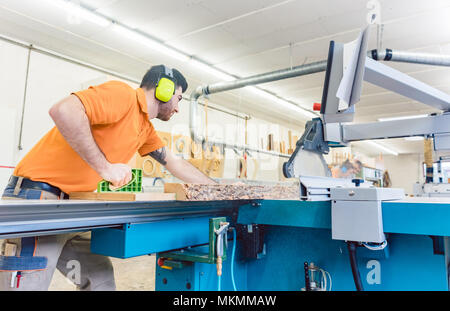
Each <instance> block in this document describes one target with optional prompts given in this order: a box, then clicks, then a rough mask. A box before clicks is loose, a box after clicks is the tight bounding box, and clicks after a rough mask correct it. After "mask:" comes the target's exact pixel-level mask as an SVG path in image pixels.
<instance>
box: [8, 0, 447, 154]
mask: <svg viewBox="0 0 450 311" xmlns="http://www.w3.org/2000/svg"><path fill="white" fill-rule="evenodd" d="M51 1H52V0H39V1H38V0H0V35H5V36H9V37H12V38H15V39H19V40H23V41H25V42H27V43H32V44H34V45H35V46H39V47H43V48H46V49H49V50H52V51H55V52H58V53H61V54H64V55H67V56H70V57H73V58H76V59H79V60H82V61H84V62H87V63H90V64H94V65H96V66H100V67H103V68H106V69H108V70H111V71H114V72H117V73H120V74H122V75H125V76H128V77H132V78H133V79H136V80H139V79H140V78H141V77H142V76H143V74H144V73H145V71H146V70H147V69H148V68H149V66H151V65H155V64H160V63H166V64H169V65H171V66H172V67H175V68H178V69H180V70H181V71H182V72H183V73H185V75H186V76H187V78H188V81H189V89H188V91H187V94H190V92H192V90H194V89H195V87H197V86H198V85H201V84H210V83H214V82H218V81H220V79H218V78H217V77H215V76H214V75H211V74H209V73H206V72H203V71H201V70H199V69H198V68H197V67H194V66H192V65H191V64H190V63H189V62H182V61H179V60H176V59H173V58H170V57H168V56H165V55H161V54H158V53H157V52H156V51H153V50H150V49H148V48H146V47H145V46H142V45H141V44H139V43H137V42H134V41H131V40H130V39H128V38H124V37H122V36H120V35H119V34H117V33H115V32H114V31H112V30H111V27H101V26H98V25H96V24H93V23H90V22H87V21H81V22H80V21H74V20H73V18H72V19H71V16H68V15H67V13H64V12H63V11H61V10H58V9H57V8H55V7H53V6H52V5H51V4H49V2H51ZM73 2H78V3H81V4H82V5H83V6H85V7H88V8H89V9H91V10H95V11H96V12H98V13H100V14H102V15H103V16H107V17H109V18H111V19H112V20H115V21H117V22H119V23H121V24H123V25H126V26H128V27H130V28H135V29H137V30H138V31H140V32H143V33H145V34H147V35H149V36H151V37H153V38H156V39H158V40H161V41H162V42H164V43H165V44H167V45H169V46H173V47H175V48H176V49H178V50H180V51H182V52H184V53H186V54H188V55H192V56H194V57H195V58H198V59H200V60H202V61H204V62H206V63H209V64H211V65H213V66H215V67H217V68H219V69H221V70H223V71H225V72H227V73H229V74H231V75H234V76H237V77H246V76H251V75H255V74H261V73H265V72H269V71H274V70H279V69H284V68H288V67H290V66H298V65H302V64H306V63H310V62H315V61H322V60H325V59H326V57H327V52H328V45H329V42H330V40H335V41H338V42H349V41H352V40H354V39H356V37H357V36H358V34H359V32H360V30H361V28H362V27H364V25H365V24H366V16H367V13H368V9H367V7H366V4H367V1H362V0H339V1H333V0H284V1H283V0H245V1H242V0H227V1H224V0H164V1H150V0H80V1H73ZM379 3H380V5H381V6H380V8H381V11H380V12H381V23H382V27H377V26H376V25H375V26H372V28H371V33H370V39H369V49H374V48H377V46H381V47H382V48H390V49H395V50H402V51H417V52H430V53H441V54H450V1H448V0H433V1H423V0H379ZM377 38H381V40H378V39H377ZM386 64H387V65H389V66H392V67H394V68H396V69H398V70H400V71H402V72H404V73H407V74H409V75H411V76H412V77H414V78H416V79H418V80H420V81H423V82H425V83H427V84H429V85H431V86H434V87H435V88H437V89H439V90H442V91H444V92H446V93H450V83H448V81H449V80H450V68H448V67H437V66H428V65H416V64H405V63H393V62H391V63H386ZM324 76H325V74H324V73H323V72H322V73H316V74H312V75H307V76H302V77H297V78H291V79H286V80H282V81H277V82H272V83H266V84H263V85H260V87H262V88H265V89H267V90H269V91H271V92H273V93H275V94H277V95H279V96H281V97H283V98H285V99H288V100H291V101H293V102H295V103H297V104H299V105H301V106H303V107H305V108H307V109H309V110H311V108H312V104H313V103H314V102H320V101H321V98H322V87H323V80H324ZM210 101H211V103H215V104H217V105H222V106H224V107H228V108H230V109H233V110H237V111H240V112H243V113H248V114H251V115H253V116H255V117H261V118H265V119H267V120H269V121H278V122H280V123H282V124H285V125H288V126H292V127H297V128H299V129H301V128H302V127H303V125H304V123H305V121H306V118H305V117H304V116H302V115H300V114H293V113H292V112H291V111H289V110H285V109H282V108H279V107H277V106H276V105H274V104H273V102H271V101H270V99H267V98H265V97H260V96H259V95H257V94H255V93H253V92H251V91H250V90H247V89H239V90H234V91H229V92H225V93H220V94H217V95H213V96H211V98H210ZM432 112H437V111H436V110H435V109H433V108H430V107H428V106H426V105H424V104H421V103H419V102H416V101H412V100H409V99H408V98H405V97H402V96H400V95H397V94H394V93H392V92H389V91H387V90H384V89H381V88H379V87H376V86H374V85H370V84H367V83H364V85H363V91H362V96H361V101H360V103H358V104H357V106H356V119H355V121H356V122H368V121H376V120H377V119H378V118H382V117H394V116H404V115H416V114H424V113H432ZM381 143H382V144H383V145H385V146H387V147H389V148H391V149H392V150H394V151H397V152H399V153H421V152H423V143H422V142H417V141H414V142H410V141H405V140H402V139H395V140H385V141H383V142H381ZM360 144H361V143H360ZM366 151H367V152H366V153H368V154H371V153H372V154H377V153H379V152H380V151H381V150H376V148H374V147H373V146H370V147H369V146H368V148H367V150H366Z"/></svg>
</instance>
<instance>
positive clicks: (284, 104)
mask: <svg viewBox="0 0 450 311" xmlns="http://www.w3.org/2000/svg"><path fill="white" fill-rule="evenodd" d="M246 88H247V89H249V90H251V91H252V92H254V93H255V94H258V95H260V96H262V97H265V98H267V99H270V100H272V101H274V102H276V103H277V104H278V105H280V106H282V107H284V108H287V109H289V110H292V111H295V112H298V113H301V114H302V115H304V116H306V117H307V118H311V119H312V118H317V117H318V116H317V115H316V114H314V113H312V112H309V111H307V110H305V109H302V108H300V107H299V106H297V105H294V104H292V103H290V102H288V101H286V100H284V99H281V98H279V97H277V96H275V95H273V94H271V93H269V92H267V91H265V90H262V89H259V88H257V87H254V86H247V87H246Z"/></svg>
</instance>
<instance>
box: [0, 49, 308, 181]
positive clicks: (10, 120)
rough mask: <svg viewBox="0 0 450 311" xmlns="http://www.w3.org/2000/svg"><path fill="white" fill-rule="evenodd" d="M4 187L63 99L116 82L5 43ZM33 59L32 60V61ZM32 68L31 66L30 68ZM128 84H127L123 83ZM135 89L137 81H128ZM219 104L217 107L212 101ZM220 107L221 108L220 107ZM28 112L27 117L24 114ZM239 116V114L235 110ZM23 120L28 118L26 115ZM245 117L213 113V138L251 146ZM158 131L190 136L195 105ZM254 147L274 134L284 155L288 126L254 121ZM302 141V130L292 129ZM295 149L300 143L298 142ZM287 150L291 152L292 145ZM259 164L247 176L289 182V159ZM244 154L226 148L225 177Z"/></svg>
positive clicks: (1, 107) (0, 162) (1, 82)
mask: <svg viewBox="0 0 450 311" xmlns="http://www.w3.org/2000/svg"><path fill="white" fill-rule="evenodd" d="M0 56H1V57H0V65H1V68H2V71H1V74H0V91H1V94H2V103H1V104H0V127H1V128H0V129H1V131H2V139H1V141H0V149H1V151H2V152H1V153H0V166H1V167H0V188H1V189H3V188H4V186H5V184H6V183H7V181H8V178H9V176H10V175H11V173H12V171H13V168H12V167H14V166H15V165H16V164H17V163H18V162H19V161H20V159H21V158H22V157H23V156H24V155H25V154H26V153H27V152H28V151H29V150H30V149H31V148H32V147H33V146H34V144H35V143H36V142H37V141H38V140H39V139H40V138H41V137H42V136H43V135H44V134H45V133H46V132H47V131H48V130H49V129H51V127H53V126H54V124H53V121H52V120H51V118H50V116H49V114H48V110H49V108H50V107H51V106H52V105H53V104H55V103H56V102H57V101H59V100H61V99H62V98H64V97H66V96H68V95H70V94H71V93H72V92H75V91H78V90H81V89H85V88H87V87H89V85H96V84H100V83H103V82H105V81H108V80H111V79H115V80H121V79H119V78H117V77H115V76H112V75H106V74H105V73H102V72H101V71H98V70H94V69H90V68H87V67H85V66H81V65H78V64H75V63H73V62H70V61H67V60H64V59H62V58H57V57H54V56H50V55H46V54H42V53H39V52H36V51H31V52H29V49H28V48H25V47H21V46H18V45H15V44H11V43H8V42H5V41H0ZM28 58H29V62H28ZM27 64H29V68H27ZM25 81H27V83H25ZM122 81H124V80H122ZM124 82H127V83H128V84H130V85H131V86H132V87H135V88H136V87H138V85H137V84H136V83H133V82H130V81H124ZM211 105H213V103H211ZM215 106H216V107H217V105H215ZM220 108H221V109H223V110H227V109H224V108H222V107H220ZM198 110H199V115H200V116H201V122H202V125H203V126H204V127H203V129H204V130H206V126H205V124H206V123H205V122H206V114H205V111H204V108H203V107H202V106H200V107H199V109H198ZM22 111H23V113H22ZM229 112H230V113H232V114H237V113H236V112H234V111H229ZM22 116H23V117H22ZM243 116H244V115H240V117H236V116H233V115H230V114H227V113H223V112H220V111H215V110H213V109H208V116H207V123H208V125H207V131H208V138H210V139H217V140H221V139H222V138H225V139H226V140H227V141H228V142H233V143H238V144H243V143H244V142H245V120H244V119H243ZM152 122H153V124H154V126H155V128H156V129H157V130H158V131H163V132H169V133H184V134H185V135H186V136H189V102H188V101H186V100H183V101H182V102H181V103H180V112H179V114H177V115H175V116H174V117H173V119H172V120H171V121H169V122H162V121H160V120H153V121H152ZM247 130H248V143H249V144H250V145H252V146H254V147H264V148H265V149H267V144H268V138H267V137H268V134H272V135H273V139H274V141H276V142H277V143H278V146H275V147H276V149H275V150H276V151H280V150H281V149H280V148H281V147H280V146H279V143H280V142H281V141H282V140H284V141H285V144H286V145H288V130H289V129H288V128H287V127H284V126H281V125H279V124H273V123H269V122H266V121H264V120H259V119H254V118H252V119H250V120H248V123H247ZM291 132H292V135H294V136H297V137H299V136H300V133H299V131H291ZM293 144H294V145H295V141H294V142H293ZM285 152H287V147H286V150H285ZM252 156H253V157H254V158H256V160H251V161H248V167H247V172H248V174H247V178H249V179H253V178H254V179H261V180H270V181H278V180H280V179H283V177H282V174H281V165H282V163H283V162H284V161H286V158H283V159H280V158H278V157H273V156H270V155H261V156H260V155H258V154H256V155H252ZM239 158H240V156H239V155H236V154H235V152H234V151H232V150H226V153H225V170H224V176H223V177H224V178H236V177H238V176H239V161H240V160H239Z"/></svg>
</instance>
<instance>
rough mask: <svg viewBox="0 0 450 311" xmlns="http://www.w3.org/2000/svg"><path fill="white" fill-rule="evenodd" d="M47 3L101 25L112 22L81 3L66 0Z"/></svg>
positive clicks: (50, 0)
mask: <svg viewBox="0 0 450 311" xmlns="http://www.w3.org/2000/svg"><path fill="white" fill-rule="evenodd" d="M47 3H49V4H51V5H54V6H56V7H58V8H60V9H63V10H64V11H66V13H67V14H71V15H74V16H76V17H79V18H81V19H83V20H87V21H89V22H91V23H94V24H97V25H99V26H101V27H107V26H108V25H110V24H111V21H110V20H109V19H107V18H104V17H103V16H100V15H98V14H95V13H94V12H92V11H90V10H88V9H86V8H84V7H82V6H81V5H79V4H76V3H73V2H70V1H65V0H47Z"/></svg>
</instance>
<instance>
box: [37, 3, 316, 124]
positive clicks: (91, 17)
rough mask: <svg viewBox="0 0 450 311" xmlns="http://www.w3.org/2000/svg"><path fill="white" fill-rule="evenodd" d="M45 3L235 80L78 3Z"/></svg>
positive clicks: (274, 98) (284, 102)
mask: <svg viewBox="0 0 450 311" xmlns="http://www.w3.org/2000/svg"><path fill="white" fill-rule="evenodd" d="M45 1H46V2H47V3H49V4H51V5H53V6H56V7H58V8H60V9H63V10H64V11H66V12H67V14H71V15H72V16H75V17H79V18H81V19H84V20H88V21H90V22H92V23H95V24H97V25H99V26H101V27H107V26H110V25H112V30H113V31H114V32H116V33H118V34H120V35H122V36H123V37H125V38H129V39H131V40H133V41H136V42H138V43H141V44H143V45H145V46H147V47H149V48H151V49H153V50H156V51H158V52H160V53H161V54H163V55H167V56H170V57H173V58H175V59H178V60H180V61H182V62H188V61H189V64H191V65H193V66H194V67H196V68H198V69H200V70H202V71H204V72H207V73H209V74H212V75H214V76H215V77H217V78H219V79H222V80H225V81H232V80H235V79H236V77H234V76H232V75H231V74H228V73H227V72H225V71H222V70H221V69H219V68H216V67H214V66H212V65H209V64H206V63H204V62H202V61H200V60H197V59H194V58H192V57H191V56H190V55H187V54H185V53H183V52H180V51H178V50H176V49H174V48H172V47H170V46H168V45H166V44H164V43H162V42H158V41H157V40H155V39H152V38H151V37H150V36H148V35H146V34H144V33H142V32H139V31H137V30H136V29H133V28H130V27H128V26H126V25H123V24H120V23H118V22H115V21H113V20H112V18H107V17H105V16H104V15H105V14H103V13H101V12H100V10H98V11H92V10H90V9H88V8H85V7H83V6H82V5H80V4H79V3H74V2H71V1H70V0H45ZM249 88H250V89H251V90H252V91H253V92H256V93H257V94H259V95H261V96H264V97H266V98H268V99H270V100H272V101H275V102H276V103H277V104H279V105H280V106H283V107H285V108H287V109H289V110H291V111H295V112H298V113H300V114H302V115H304V116H305V117H307V118H316V117H318V115H316V114H314V113H312V112H309V111H308V110H306V109H303V108H301V107H299V106H298V105H297V104H295V103H293V102H290V101H287V100H284V99H282V98H280V97H278V96H276V95H273V94H271V93H270V92H268V91H265V90H262V89H260V88H257V87H254V86H250V87H249Z"/></svg>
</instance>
